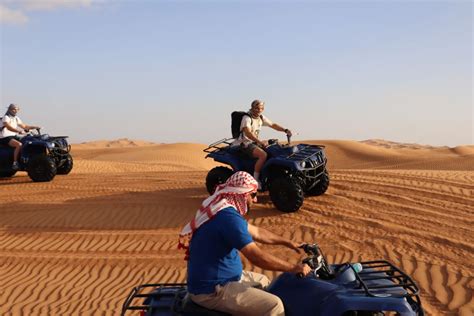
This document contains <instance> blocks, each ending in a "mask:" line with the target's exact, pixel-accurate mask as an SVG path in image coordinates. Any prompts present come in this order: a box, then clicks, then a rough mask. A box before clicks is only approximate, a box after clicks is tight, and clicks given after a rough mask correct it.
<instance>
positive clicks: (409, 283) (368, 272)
mask: <svg viewBox="0 0 474 316" xmlns="http://www.w3.org/2000/svg"><path fill="white" fill-rule="evenodd" d="M360 264H361V265H362V271H360V272H357V271H356V269H355V268H354V267H353V266H352V265H349V266H350V268H351V269H352V270H353V271H354V274H355V277H356V280H357V281H358V283H359V288H362V289H363V290H364V292H365V294H366V295H367V296H371V297H398V298H412V300H413V302H414V303H416V304H417V306H418V310H419V311H423V309H422V306H421V299H420V296H419V292H420V289H419V288H418V285H417V284H416V283H415V281H413V279H412V278H411V277H410V276H408V275H407V274H406V273H405V272H403V271H402V270H400V269H399V268H397V267H396V266H394V265H393V264H392V263H390V262H388V261H386V260H375V261H364V262H360ZM383 279H385V280H388V281H390V282H391V283H392V284H387V285H370V284H367V281H372V280H383ZM395 288H402V289H403V290H404V291H405V293H400V294H396V293H389V294H385V293H384V294H377V293H374V291H380V290H388V289H395Z"/></svg>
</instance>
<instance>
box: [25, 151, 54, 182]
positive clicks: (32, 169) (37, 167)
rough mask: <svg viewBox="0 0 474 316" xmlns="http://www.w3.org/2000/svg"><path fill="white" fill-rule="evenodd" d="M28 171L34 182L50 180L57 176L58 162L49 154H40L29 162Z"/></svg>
mask: <svg viewBox="0 0 474 316" xmlns="http://www.w3.org/2000/svg"><path fill="white" fill-rule="evenodd" d="M27 172H28V176H29V177H30V178H31V180H33V181H34V182H48V181H51V180H53V178H54V176H56V172H57V170H56V164H55V163H54V160H53V159H52V158H51V157H48V155H46V154H39V155H36V156H34V157H33V158H31V159H30V161H29V162H28V167H27Z"/></svg>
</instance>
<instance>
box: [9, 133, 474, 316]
mask: <svg viewBox="0 0 474 316" xmlns="http://www.w3.org/2000/svg"><path fill="white" fill-rule="evenodd" d="M127 141H128V140H127ZM127 141H121V142H120V141H119V142H118V143H122V144H121V145H115V146H114V145H113V144H111V142H108V141H104V142H102V143H101V144H99V143H95V144H81V145H74V146H73V156H74V158H75V167H74V169H73V171H72V173H71V174H70V175H68V176H57V177H56V178H55V179H54V181H52V182H49V183H32V182H31V181H30V179H29V178H28V177H27V175H26V174H25V173H23V172H20V173H18V174H17V175H16V176H15V177H14V178H12V179H2V180H0V315H117V314H119V313H120V308H121V304H122V302H123V300H124V299H125V297H126V295H127V294H128V292H129V291H130V289H131V288H132V287H133V286H135V285H137V284H139V283H143V282H176V281H184V280H185V276H186V265H185V261H184V260H183V253H182V252H180V251H178V250H177V249H176V246H177V233H178V231H179V229H180V228H181V226H182V225H184V224H185V223H186V222H187V221H188V220H189V219H190V218H191V217H192V216H193V215H194V212H195V210H196V209H197V208H198V206H199V205H200V203H201V201H202V200H203V199H204V198H205V197H206V191H205V188H204V179H205V176H206V172H207V170H209V169H210V168H212V166H214V165H215V164H214V162H212V161H210V160H209V159H207V160H206V159H204V156H205V155H204V153H203V152H202V150H203V149H204V148H205V145H201V144H169V145H167V144H149V143H146V142H143V143H140V142H137V141H128V143H127ZM130 142H133V143H134V145H131V144H130ZM312 142H313V143H320V144H324V145H326V150H327V155H328V158H329V162H330V163H329V172H330V174H331V185H330V188H329V190H328V191H327V193H326V194H325V195H323V196H321V197H310V198H307V199H306V200H305V203H304V205H303V207H302V208H301V210H300V211H299V212H297V213H293V214H283V213H280V212H278V211H276V210H275V209H274V208H273V206H272V204H271V202H270V200H269V198H268V195H267V194H263V195H262V196H260V203H259V204H257V205H256V207H255V208H254V209H253V210H252V212H251V215H250V222H252V223H254V224H256V225H261V226H263V227H265V228H268V229H270V230H272V231H274V232H276V233H279V234H283V235H285V236H287V237H291V238H293V239H295V240H299V241H305V242H312V241H318V242H319V243H320V244H321V246H322V248H323V249H324V250H325V252H326V254H327V256H328V258H329V260H330V261H331V262H345V261H359V260H370V259H387V260H390V261H392V262H393V263H395V264H397V265H399V266H400V267H401V268H402V269H403V270H405V271H406V272H407V273H409V274H410V275H412V276H413V277H414V279H415V280H416V281H417V282H418V284H419V285H420V287H421V295H422V300H423V304H424V306H425V308H426V310H427V313H428V315H473V314H474V299H473V287H474V281H473V274H474V273H473V268H474V246H473V244H474V235H473V228H472V227H473V226H474V225H473V224H474V214H473V213H474V207H473V205H474V197H473V183H474V147H473V146H460V147H456V148H444V147H443V148H435V147H433V148H431V147H429V146H418V145H413V144H404V146H401V145H400V144H398V145H397V144H394V143H390V142H384V141H371V142H370V141H366V142H363V143H362V142H354V141H312ZM112 143H113V142H112ZM116 143H117V142H115V144H116ZM123 143H125V145H124V144H123ZM267 249H269V251H270V252H271V253H273V254H276V255H278V256H280V257H282V258H284V259H287V260H289V261H292V262H296V261H297V260H298V259H299V258H298V256H297V255H295V254H294V253H293V252H291V251H289V250H285V249H282V248H280V247H269V248H267ZM245 264H246V268H247V269H252V270H255V271H261V269H259V268H257V267H254V266H252V265H251V264H249V263H248V262H247V261H246V262H245ZM265 273H267V274H268V275H269V276H275V273H272V272H265Z"/></svg>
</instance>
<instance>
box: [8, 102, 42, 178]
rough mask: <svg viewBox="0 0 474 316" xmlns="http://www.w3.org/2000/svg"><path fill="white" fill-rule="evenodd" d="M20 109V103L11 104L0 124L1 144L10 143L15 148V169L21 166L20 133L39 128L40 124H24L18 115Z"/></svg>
mask: <svg viewBox="0 0 474 316" xmlns="http://www.w3.org/2000/svg"><path fill="white" fill-rule="evenodd" d="M18 111H20V108H19V107H18V105H16V104H13V103H12V104H10V105H9V106H8V109H7V112H6V113H5V116H4V117H3V118H2V124H1V125H0V145H9V146H10V147H13V148H15V152H14V153H13V165H12V169H13V170H18V168H19V166H18V156H19V155H20V150H21V142H20V141H19V140H20V138H19V137H18V135H21V134H25V132H27V131H28V130H30V129H35V128H39V127H38V126H32V125H26V124H24V123H23V122H22V121H21V119H20V118H19V117H18V116H17V114H18Z"/></svg>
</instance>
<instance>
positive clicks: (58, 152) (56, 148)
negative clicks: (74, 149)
mask: <svg viewBox="0 0 474 316" xmlns="http://www.w3.org/2000/svg"><path fill="white" fill-rule="evenodd" d="M34 131H35V132H33V130H32V131H30V132H29V133H27V134H26V135H25V136H23V137H22V138H21V140H20V142H21V143H22V144H23V146H22V149H21V152H20V157H19V159H18V164H19V168H18V170H14V169H13V168H12V165H13V152H14V149H13V148H12V147H10V146H8V145H0V178H9V177H12V176H13V175H15V173H16V172H17V171H26V172H27V173H28V176H29V177H30V178H31V180H33V181H35V182H47V181H51V180H53V179H54V177H55V176H56V174H68V173H70V172H71V170H72V167H73V160H72V156H71V154H70V151H71V145H69V144H68V142H67V140H66V138H67V136H49V135H48V134H41V131H40V129H35V130H34Z"/></svg>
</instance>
